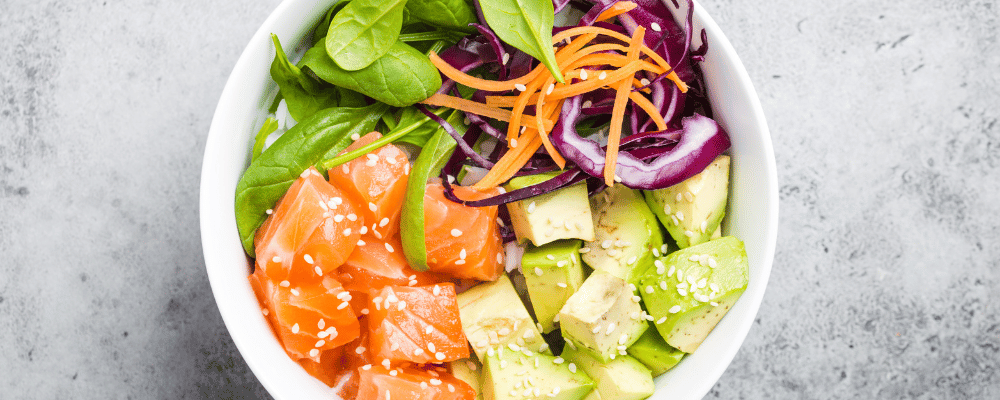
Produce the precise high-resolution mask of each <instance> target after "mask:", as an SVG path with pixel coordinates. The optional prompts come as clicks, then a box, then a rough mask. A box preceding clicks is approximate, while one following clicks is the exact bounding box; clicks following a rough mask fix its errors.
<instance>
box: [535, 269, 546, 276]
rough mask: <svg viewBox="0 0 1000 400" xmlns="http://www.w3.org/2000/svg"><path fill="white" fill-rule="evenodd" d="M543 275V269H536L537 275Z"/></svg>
mask: <svg viewBox="0 0 1000 400" xmlns="http://www.w3.org/2000/svg"><path fill="white" fill-rule="evenodd" d="M543 273H544V272H543V271H542V269H541V268H538V267H535V275H538V276H542V274H543Z"/></svg>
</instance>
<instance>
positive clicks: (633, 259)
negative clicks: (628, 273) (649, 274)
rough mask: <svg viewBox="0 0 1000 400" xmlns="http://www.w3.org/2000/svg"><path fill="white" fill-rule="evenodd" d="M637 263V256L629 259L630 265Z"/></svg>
mask: <svg viewBox="0 0 1000 400" xmlns="http://www.w3.org/2000/svg"><path fill="white" fill-rule="evenodd" d="M635 261H636V257H635V256H632V257H630V258H629V259H628V265H632V264H635Z"/></svg>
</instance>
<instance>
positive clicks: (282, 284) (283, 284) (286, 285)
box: [278, 281, 291, 287]
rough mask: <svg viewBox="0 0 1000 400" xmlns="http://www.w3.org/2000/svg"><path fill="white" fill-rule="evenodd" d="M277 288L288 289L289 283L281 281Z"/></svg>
mask: <svg viewBox="0 0 1000 400" xmlns="http://www.w3.org/2000/svg"><path fill="white" fill-rule="evenodd" d="M278 286H281V287H289V286H291V283H288V281H281V283H278Z"/></svg>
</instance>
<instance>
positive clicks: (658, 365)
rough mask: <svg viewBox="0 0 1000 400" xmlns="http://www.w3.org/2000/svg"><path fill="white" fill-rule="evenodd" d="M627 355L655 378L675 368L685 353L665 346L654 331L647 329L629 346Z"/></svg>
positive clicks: (661, 338) (658, 334) (664, 342)
mask: <svg viewBox="0 0 1000 400" xmlns="http://www.w3.org/2000/svg"><path fill="white" fill-rule="evenodd" d="M628 355H630V356H632V357H635V359H636V360H639V362H641V363H642V364H643V365H645V366H646V367H647V368H649V370H650V371H651V372H652V373H653V377H657V376H660V375H663V373H664V372H667V371H669V370H670V369H671V368H673V367H674V366H676V365H677V363H679V362H681V359H682V358H684V356H685V355H687V353H685V352H683V351H680V350H677V349H675V348H674V347H673V346H670V345H669V344H667V342H666V341H665V340H663V337H662V336H660V333H659V332H657V331H656V329H649V330H647V331H646V333H643V334H642V336H640V337H639V340H636V341H635V343H632V345H631V346H629V348H628Z"/></svg>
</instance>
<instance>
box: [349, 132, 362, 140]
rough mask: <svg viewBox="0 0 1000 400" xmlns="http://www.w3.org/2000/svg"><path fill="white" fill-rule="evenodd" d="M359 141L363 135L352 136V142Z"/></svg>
mask: <svg viewBox="0 0 1000 400" xmlns="http://www.w3.org/2000/svg"><path fill="white" fill-rule="evenodd" d="M358 139H361V135H359V134H357V133H355V134H353V135H351V140H353V141H358Z"/></svg>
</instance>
